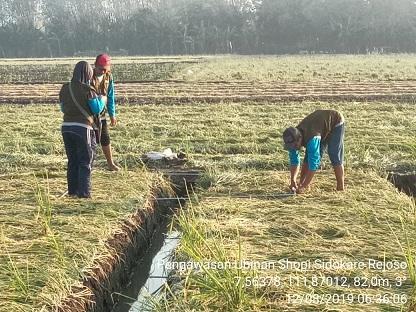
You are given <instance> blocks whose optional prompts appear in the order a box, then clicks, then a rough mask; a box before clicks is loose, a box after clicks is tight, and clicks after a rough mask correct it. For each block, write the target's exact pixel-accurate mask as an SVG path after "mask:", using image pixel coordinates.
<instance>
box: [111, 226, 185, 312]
mask: <svg viewBox="0 0 416 312" xmlns="http://www.w3.org/2000/svg"><path fill="white" fill-rule="evenodd" d="M162 234H163V235H162V237H160V235H158V236H159V237H156V238H155V240H154V241H153V243H152V246H151V247H150V249H149V251H148V252H147V254H146V256H145V257H144V258H143V260H142V261H141V262H140V263H139V264H138V267H137V268H136V270H135V272H134V274H133V275H132V277H131V281H132V282H131V284H130V285H129V286H128V287H127V289H125V290H124V291H123V293H122V294H121V295H120V302H119V303H118V304H117V306H115V307H114V308H113V311H112V312H144V311H150V309H149V302H150V300H149V296H151V297H152V298H153V299H152V300H157V296H158V294H159V293H160V290H161V289H162V287H163V285H164V284H165V282H166V280H167V277H168V275H169V273H170V272H169V270H168V269H167V268H166V266H167V263H169V261H172V257H173V252H174V250H175V248H176V246H177V245H178V244H179V241H180V233H179V232H176V231H174V232H170V233H169V234H164V233H162Z"/></svg>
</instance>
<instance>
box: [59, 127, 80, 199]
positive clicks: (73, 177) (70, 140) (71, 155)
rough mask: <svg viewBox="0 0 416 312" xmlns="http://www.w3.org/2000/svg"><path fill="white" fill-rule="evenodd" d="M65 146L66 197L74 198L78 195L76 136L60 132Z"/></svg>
mask: <svg viewBox="0 0 416 312" xmlns="http://www.w3.org/2000/svg"><path fill="white" fill-rule="evenodd" d="M62 137H63V140H64V145H65V152H66V156H67V158H68V167H67V173H66V178H67V183H68V195H69V196H75V195H77V193H78V153H77V144H76V142H77V140H76V138H77V136H76V134H74V133H72V132H62Z"/></svg>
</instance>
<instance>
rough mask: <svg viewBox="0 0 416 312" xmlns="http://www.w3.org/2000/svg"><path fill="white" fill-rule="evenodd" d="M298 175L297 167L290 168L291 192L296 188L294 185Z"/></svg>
mask: <svg viewBox="0 0 416 312" xmlns="http://www.w3.org/2000/svg"><path fill="white" fill-rule="evenodd" d="M298 174H299V166H298V165H297V166H290V190H291V191H293V190H294V189H295V190H296V189H297V188H298V184H297V183H296V179H297V177H298Z"/></svg>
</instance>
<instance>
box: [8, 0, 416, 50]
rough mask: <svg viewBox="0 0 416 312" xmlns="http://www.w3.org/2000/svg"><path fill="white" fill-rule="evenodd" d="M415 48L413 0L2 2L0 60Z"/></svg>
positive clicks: (55, 0) (414, 5)
mask: <svg viewBox="0 0 416 312" xmlns="http://www.w3.org/2000/svg"><path fill="white" fill-rule="evenodd" d="M85 51H119V52H120V53H125V54H130V55H174V54H223V53H238V54H282V53H299V52H301V53H370V52H415V51H416V2H415V1H414V0H101V1H95V2H91V1H85V0H2V1H1V2H0V57H43V56H47V57H57V56H71V55H75V54H76V53H82V52H85Z"/></svg>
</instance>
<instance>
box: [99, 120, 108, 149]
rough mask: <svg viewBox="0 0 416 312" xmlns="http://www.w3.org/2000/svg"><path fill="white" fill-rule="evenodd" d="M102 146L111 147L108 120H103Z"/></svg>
mask: <svg viewBox="0 0 416 312" xmlns="http://www.w3.org/2000/svg"><path fill="white" fill-rule="evenodd" d="M101 126H102V128H101V140H100V143H101V146H108V145H110V134H109V133H108V125H107V120H106V119H101Z"/></svg>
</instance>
